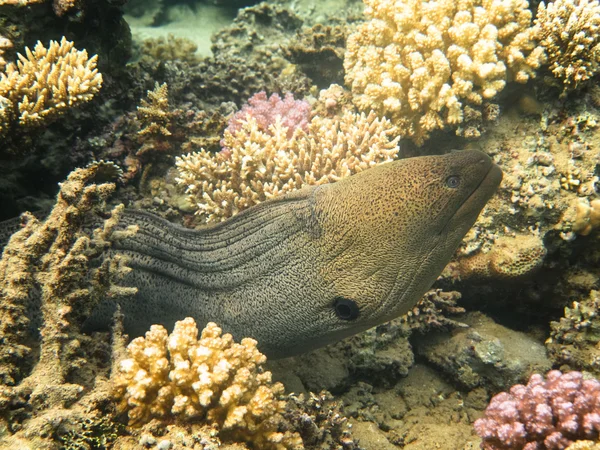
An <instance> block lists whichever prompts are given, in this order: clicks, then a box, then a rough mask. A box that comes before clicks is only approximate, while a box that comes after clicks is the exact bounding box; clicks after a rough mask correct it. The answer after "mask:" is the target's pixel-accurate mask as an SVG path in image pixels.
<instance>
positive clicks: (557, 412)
mask: <svg viewBox="0 0 600 450" xmlns="http://www.w3.org/2000/svg"><path fill="white" fill-rule="evenodd" d="M475 431H476V432H477V434H478V435H479V436H481V437H482V438H483V442H482V444H481V448H483V449H486V450H508V449H515V450H516V449H519V450H520V449H522V450H560V449H564V448H566V447H568V446H569V445H570V444H572V443H573V442H574V441H577V440H584V439H591V440H596V439H598V436H599V432H600V382H599V381H598V380H595V379H592V380H584V379H583V375H582V374H581V372H569V373H566V374H563V373H562V372H560V371H559V370H552V371H550V372H548V374H547V375H546V379H545V380H544V377H543V376H541V375H537V374H536V375H532V376H531V378H530V379H529V383H528V384H527V386H523V385H521V384H518V385H515V386H513V387H512V388H511V389H510V393H506V392H502V393H500V394H498V395H496V396H495V397H494V398H492V400H491V402H490V404H489V406H488V407H487V409H486V410H485V417H483V418H481V419H478V420H476V421H475Z"/></svg>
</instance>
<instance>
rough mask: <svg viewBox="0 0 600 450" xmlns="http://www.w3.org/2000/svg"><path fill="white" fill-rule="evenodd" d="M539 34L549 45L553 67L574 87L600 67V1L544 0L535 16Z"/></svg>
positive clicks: (550, 60)
mask: <svg viewBox="0 0 600 450" xmlns="http://www.w3.org/2000/svg"><path fill="white" fill-rule="evenodd" d="M535 27H536V34H537V35H538V36H537V38H538V39H539V41H540V45H541V46H542V47H544V48H545V49H546V53H547V55H548V63H549V64H550V70H551V71H552V73H553V74H554V76H556V77H557V78H560V79H562V81H563V83H564V85H565V89H574V88H576V87H578V86H579V84H580V83H581V82H584V81H586V80H589V79H590V78H591V77H593V76H594V75H595V74H596V73H597V72H598V71H599V70H600V3H599V2H598V1H597V0H593V1H590V0H555V1H553V2H550V3H548V6H546V4H545V3H544V2H542V3H540V5H539V7H538V12H537V17H536V19H535Z"/></svg>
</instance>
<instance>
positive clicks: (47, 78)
mask: <svg viewBox="0 0 600 450" xmlns="http://www.w3.org/2000/svg"><path fill="white" fill-rule="evenodd" d="M25 54H26V56H23V55H21V54H19V55H18V58H19V61H18V62H17V63H16V64H15V63H9V64H7V65H6V67H5V71H4V72H3V73H1V74H0V101H1V104H2V108H1V109H0V134H6V133H7V132H8V129H9V128H10V127H11V126H14V124H15V123H18V124H19V125H20V126H24V127H28V126H40V125H42V124H45V123H47V122H48V121H49V120H51V119H52V118H54V117H56V116H57V115H59V114H61V113H62V112H63V111H64V110H65V109H66V108H70V107H73V106H75V105H77V104H79V103H83V102H87V101H89V100H91V99H92V97H93V96H94V94H96V93H97V92H98V91H99V90H100V87H101V86H102V75H101V74H100V73H98V70H97V69H96V61H97V59H98V57H97V56H92V57H91V58H89V57H88V54H87V52H86V51H85V50H82V51H78V50H76V49H75V48H74V47H73V42H69V41H67V39H66V38H64V37H63V38H62V40H61V41H60V43H58V42H56V41H50V45H49V47H48V48H45V47H44V46H43V45H42V43H41V42H39V41H38V43H37V45H36V46H35V48H34V49H33V51H31V50H29V48H25Z"/></svg>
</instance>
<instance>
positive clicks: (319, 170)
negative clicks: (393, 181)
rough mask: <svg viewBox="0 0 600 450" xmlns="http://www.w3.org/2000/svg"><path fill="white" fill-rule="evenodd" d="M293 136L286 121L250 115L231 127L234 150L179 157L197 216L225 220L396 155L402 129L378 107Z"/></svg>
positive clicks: (321, 121) (228, 144) (228, 140)
mask: <svg viewBox="0 0 600 450" xmlns="http://www.w3.org/2000/svg"><path fill="white" fill-rule="evenodd" d="M287 136H288V130H287V128H286V127H285V126H283V125H282V124H281V120H280V119H276V122H275V123H274V124H273V125H271V127H270V129H269V132H264V131H261V130H260V127H259V125H258V123H257V121H256V119H255V118H254V117H252V116H246V119H245V120H244V121H242V127H241V128H240V129H239V130H237V131H236V132H235V133H231V132H228V131H226V132H225V135H224V138H223V141H222V144H223V145H224V147H225V148H229V149H231V152H230V153H229V152H227V153H218V154H216V155H213V154H211V153H209V152H207V151H206V150H201V151H200V152H197V153H192V154H189V155H185V156H182V157H179V158H177V162H176V165H177V169H178V171H179V177H178V178H177V180H176V181H177V183H178V184H179V185H181V186H182V187H184V188H185V190H186V193H187V194H188V195H189V200H190V202H191V203H192V204H193V205H196V208H197V211H198V213H199V214H203V215H206V217H207V219H208V220H209V221H220V220H225V219H226V218H228V217H231V216H232V215H234V214H235V213H237V212H238V211H241V210H244V209H246V208H249V207H250V206H252V205H255V204H257V203H260V202H262V201H264V200H266V199H268V198H271V197H273V196H275V195H278V194H281V193H285V192H290V191H293V190H296V189H299V188H301V187H302V186H304V185H315V184H322V183H328V182H331V181H335V180H339V179H340V178H343V177H346V176H348V175H351V174H353V173H357V172H360V171H362V170H365V169H367V168H369V167H371V166H373V165H375V164H378V163H381V162H386V161H391V160H392V159H393V158H394V157H395V156H396V153H397V152H398V147H397V144H398V140H399V137H397V136H396V128H395V127H394V126H392V124H391V123H390V122H389V121H388V120H386V119H379V118H377V116H376V114H375V113H373V112H372V113H371V114H369V115H368V116H366V115H364V114H360V115H359V114H355V113H352V112H347V113H345V114H343V115H342V116H341V117H333V118H328V117H320V116H315V117H314V118H313V119H312V120H311V121H310V123H309V126H308V131H306V132H305V131H303V130H302V129H301V128H296V130H295V131H294V133H293V136H292V137H291V138H290V139H288V137H287Z"/></svg>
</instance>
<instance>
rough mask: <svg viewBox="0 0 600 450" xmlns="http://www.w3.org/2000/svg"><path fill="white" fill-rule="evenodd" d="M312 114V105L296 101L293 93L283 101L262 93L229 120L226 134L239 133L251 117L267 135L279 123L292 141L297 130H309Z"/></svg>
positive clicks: (273, 95) (289, 93) (303, 101)
mask: <svg viewBox="0 0 600 450" xmlns="http://www.w3.org/2000/svg"><path fill="white" fill-rule="evenodd" d="M310 113H311V106H310V103H308V102H307V101H306V100H294V94H292V93H291V92H287V93H286V94H285V96H284V98H283V99H282V98H281V97H280V96H279V95H278V94H271V96H270V97H269V98H267V94H266V92H265V91H261V92H258V93H256V94H254V95H253V96H252V97H250V98H249V99H248V103H246V104H244V105H243V106H242V108H241V109H240V110H239V111H238V112H236V113H235V114H234V115H233V116H232V117H231V118H230V119H229V121H228V124H227V128H226V129H225V132H228V133H230V134H235V133H237V132H238V131H239V130H241V129H242V126H243V124H244V122H245V121H247V120H248V116H250V117H252V118H254V119H255V120H256V126H257V128H258V130H259V131H261V132H265V133H271V130H270V126H271V125H275V123H277V121H279V125H280V126H282V127H285V128H286V129H287V138H288V139H291V138H292V136H293V135H294V132H295V131H296V129H297V128H300V129H301V130H303V131H307V130H308V122H309V121H310ZM225 148H226V147H224V149H225ZM229 151H231V149H229Z"/></svg>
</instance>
